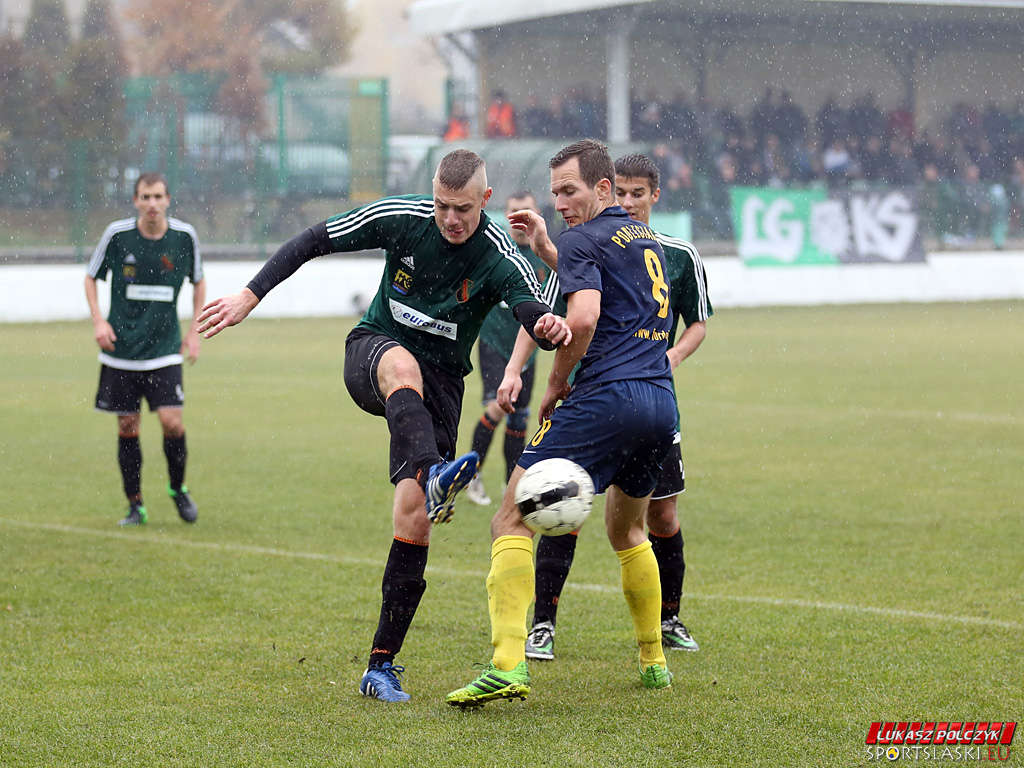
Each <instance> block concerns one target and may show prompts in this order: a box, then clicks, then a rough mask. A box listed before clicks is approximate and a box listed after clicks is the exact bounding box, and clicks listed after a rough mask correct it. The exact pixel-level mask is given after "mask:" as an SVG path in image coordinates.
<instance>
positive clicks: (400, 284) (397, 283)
mask: <svg viewBox="0 0 1024 768" xmlns="http://www.w3.org/2000/svg"><path fill="white" fill-rule="evenodd" d="M391 287H392V288H394V289H395V290H396V291H398V292H399V293H400V294H402V295H403V296H405V295H407V294H408V293H409V291H411V290H412V275H410V274H407V273H405V272H403V271H402V270H398V271H397V272H395V279H394V280H392V281H391Z"/></svg>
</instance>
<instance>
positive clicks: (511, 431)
mask: <svg viewBox="0 0 1024 768" xmlns="http://www.w3.org/2000/svg"><path fill="white" fill-rule="evenodd" d="M505 434H506V435H508V436H509V437H526V430H525V429H524V430H523V431H522V432H520V431H519V430H518V429H509V428H508V427H505Z"/></svg>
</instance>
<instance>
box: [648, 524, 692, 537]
mask: <svg viewBox="0 0 1024 768" xmlns="http://www.w3.org/2000/svg"><path fill="white" fill-rule="evenodd" d="M682 527H683V526H682V523H679V522H676V529H675V530H674V531H672V533H670V534H669V535H668V536H662V535H661V534H660V533H655V532H654V531H652V530H650V529H648V531H647V532H648V533H649V534H651V536H653V537H654V538H656V539H671V538H672V537H673V536H675V535H676V534H677V533H679V529H680V528H682Z"/></svg>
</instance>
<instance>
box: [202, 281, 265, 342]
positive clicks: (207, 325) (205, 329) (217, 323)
mask: <svg viewBox="0 0 1024 768" xmlns="http://www.w3.org/2000/svg"><path fill="white" fill-rule="evenodd" d="M259 303H260V300H259V299H257V298H256V294H255V293H253V292H252V291H250V290H249V289H248V288H243V289H242V290H241V292H240V293H234V294H231V295H230V296H223V297H221V298H219V299H216V300H214V301H211V302H210V303H209V304H207V305H206V306H205V307H203V310H202V312H200V313H199V317H198V318H197V319H196V325H198V326H199V332H200V333H201V334H203V338H206V339H209V338H210V337H212V336H216V335H217V334H218V333H220V332H221V331H223V330H224V329H225V328H230V327H231V326H232V325H238V324H239V323H240V322H242V321H243V320H245V318H247V317H248V316H249V313H250V312H252V311H253V309H255V307H256V305H257V304H259Z"/></svg>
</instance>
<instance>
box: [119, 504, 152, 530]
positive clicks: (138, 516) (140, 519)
mask: <svg viewBox="0 0 1024 768" xmlns="http://www.w3.org/2000/svg"><path fill="white" fill-rule="evenodd" d="M148 521H149V516H148V515H147V514H146V508H145V507H144V506H142V502H141V501H132V502H129V503H128V514H127V515H126V516H125V517H124V518H123V519H121V520H118V521H117V524H118V525H120V526H122V527H124V526H126V525H145V524H146V523H147V522H148Z"/></svg>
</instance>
